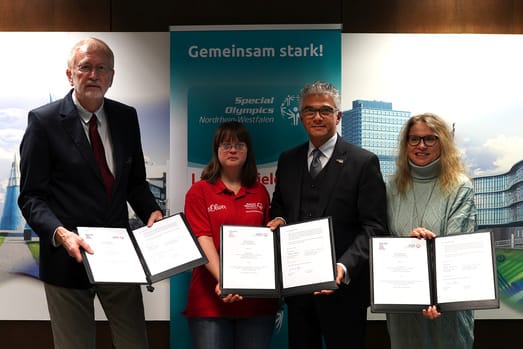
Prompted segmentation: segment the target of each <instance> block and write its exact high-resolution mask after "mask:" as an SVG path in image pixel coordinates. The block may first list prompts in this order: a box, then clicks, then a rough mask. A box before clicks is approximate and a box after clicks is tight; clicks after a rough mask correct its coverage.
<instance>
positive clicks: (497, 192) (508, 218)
mask: <svg viewBox="0 0 523 349" xmlns="http://www.w3.org/2000/svg"><path fill="white" fill-rule="evenodd" d="M473 181H474V193H475V202H476V208H477V210H478V211H477V212H478V215H477V221H478V228H480V229H485V228H488V229H494V230H495V232H496V240H497V241H498V242H500V241H502V240H507V244H509V241H510V244H509V245H512V246H510V247H516V246H514V244H516V245H519V247H521V248H523V241H519V240H518V239H523V160H522V161H519V162H517V163H516V164H514V165H513V166H512V168H511V169H510V170H509V171H508V172H506V173H503V174H499V175H495V176H485V177H476V178H473ZM518 241H519V242H518ZM507 247H508V246H507Z"/></svg>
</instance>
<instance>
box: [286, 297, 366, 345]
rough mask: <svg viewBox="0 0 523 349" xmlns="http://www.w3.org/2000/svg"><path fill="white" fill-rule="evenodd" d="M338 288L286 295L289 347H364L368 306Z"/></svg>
mask: <svg viewBox="0 0 523 349" xmlns="http://www.w3.org/2000/svg"><path fill="white" fill-rule="evenodd" d="M349 296H350V294H348V293H347V292H344V290H342V289H340V290H337V291H336V292H334V293H333V294H331V295H322V296H314V295H309V294H308V295H301V296H293V297H287V298H286V302H287V308H288V311H289V313H288V321H289V325H288V329H289V349H321V348H322V339H323V341H325V344H326V347H327V349H338V348H339V349H342V348H343V349H365V347H366V343H365V342H366V336H367V334H366V331H367V308H366V307H364V306H362V305H361V304H358V303H357V302H354V299H351V298H354V297H349Z"/></svg>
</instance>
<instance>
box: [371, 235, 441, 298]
mask: <svg viewBox="0 0 523 349" xmlns="http://www.w3.org/2000/svg"><path fill="white" fill-rule="evenodd" d="M372 278H373V293H374V304H412V305H416V304H430V303H431V301H430V283H429V265H428V256H427V244H426V241H425V240H423V239H417V238H390V237H389V238H378V237H376V238H373V239H372Z"/></svg>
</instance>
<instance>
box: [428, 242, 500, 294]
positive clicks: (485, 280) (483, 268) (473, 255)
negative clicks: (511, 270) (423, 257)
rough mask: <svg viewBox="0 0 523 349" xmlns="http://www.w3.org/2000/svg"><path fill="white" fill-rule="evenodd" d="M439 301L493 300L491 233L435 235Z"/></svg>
mask: <svg viewBox="0 0 523 349" xmlns="http://www.w3.org/2000/svg"><path fill="white" fill-rule="evenodd" d="M435 242H436V279H437V293H438V303H448V302H458V301H459V302H463V301H477V300H486V299H494V298H495V297H496V293H495V289H494V287H495V285H496V284H495V282H494V272H493V269H492V268H493V263H492V261H493V259H492V258H493V256H492V245H491V237H490V233H489V232H484V233H474V234H463V235H448V236H445V238H444V239H438V238H436V240H435Z"/></svg>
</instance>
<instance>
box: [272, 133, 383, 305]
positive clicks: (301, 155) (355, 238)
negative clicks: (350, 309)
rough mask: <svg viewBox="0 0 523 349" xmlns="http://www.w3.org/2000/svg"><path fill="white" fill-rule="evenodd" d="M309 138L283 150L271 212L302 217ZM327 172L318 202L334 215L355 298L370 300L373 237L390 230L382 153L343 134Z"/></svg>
mask: <svg viewBox="0 0 523 349" xmlns="http://www.w3.org/2000/svg"><path fill="white" fill-rule="evenodd" d="M307 150H308V143H305V144H302V145H300V146H298V147H296V148H293V149H291V150H288V151H286V152H284V153H282V154H281V155H280V158H279V160H278V167H277V170H276V186H275V191H274V195H273V198H272V202H271V217H273V218H274V217H283V218H285V220H286V221H287V223H296V222H298V220H299V209H300V195H301V192H302V182H303V176H304V175H305V174H307V171H308V170H307ZM330 161H333V165H334V166H332V167H331V168H330V169H329V171H328V172H327V174H326V175H328V177H326V178H324V183H325V190H322V193H321V194H320V195H321V198H320V201H319V202H318V206H319V208H320V212H321V217H327V216H331V217H332V223H333V230H334V245H335V250H336V259H337V262H339V263H342V264H343V265H345V266H346V267H347V272H348V274H349V276H350V279H351V281H350V284H349V286H348V288H349V289H351V290H349V291H350V293H351V294H352V295H353V296H355V299H354V301H355V302H361V304H362V305H364V306H368V305H369V295H370V292H369V264H368V258H369V238H370V237H371V236H375V235H387V234H388V231H387V211H386V195H385V184H384V182H383V179H382V175H381V171H380V165H379V161H378V158H377V157H376V155H374V154H373V153H371V152H369V151H367V150H364V149H362V148H359V147H357V146H355V145H353V144H350V143H348V142H346V141H344V140H343V139H342V138H341V137H340V136H338V139H337V141H336V146H335V148H334V152H333V154H332V157H331V159H330Z"/></svg>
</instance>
